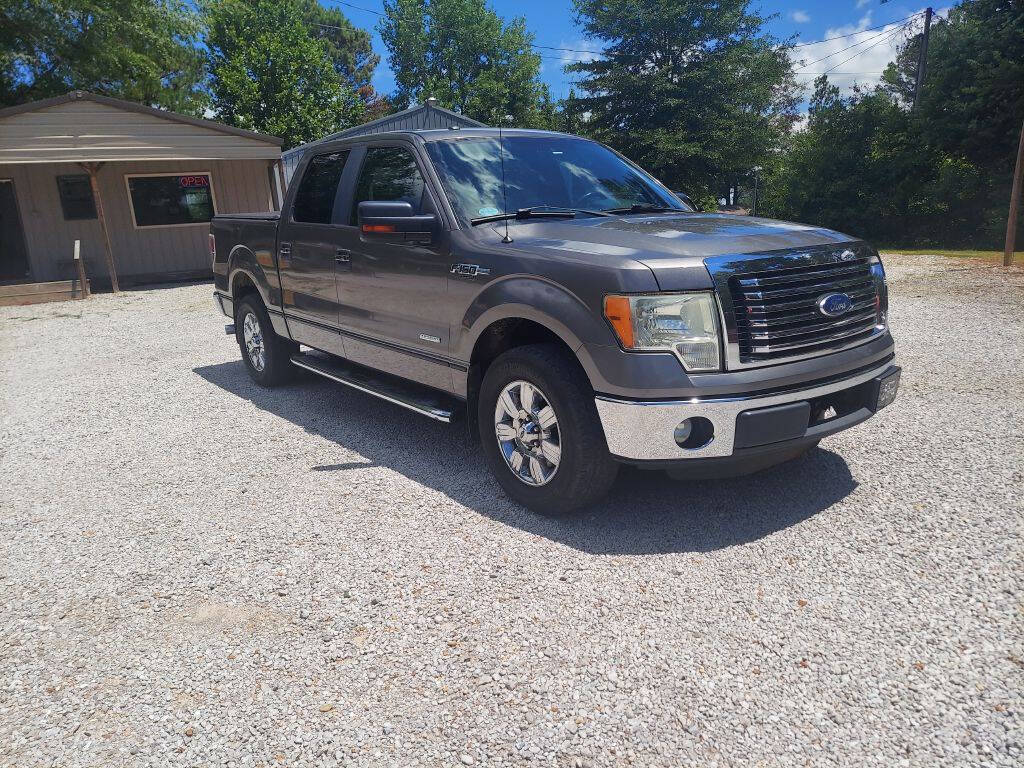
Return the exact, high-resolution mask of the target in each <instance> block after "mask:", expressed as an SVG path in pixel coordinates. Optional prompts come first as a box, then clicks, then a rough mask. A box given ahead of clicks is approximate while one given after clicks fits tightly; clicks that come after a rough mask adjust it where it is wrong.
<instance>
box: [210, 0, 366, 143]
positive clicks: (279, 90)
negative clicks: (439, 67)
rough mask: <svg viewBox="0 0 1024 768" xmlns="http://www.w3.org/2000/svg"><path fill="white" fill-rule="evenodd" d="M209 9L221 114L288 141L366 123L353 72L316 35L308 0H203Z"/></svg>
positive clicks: (213, 87)
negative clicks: (309, 23) (347, 71)
mask: <svg viewBox="0 0 1024 768" xmlns="http://www.w3.org/2000/svg"><path fill="white" fill-rule="evenodd" d="M201 9H202V14H203V19H204V22H205V24H206V44H207V48H208V51H209V66H210V91H211V94H212V96H213V108H214V111H215V112H216V115H217V118H218V119H220V120H223V121H224V122H226V123H229V124H230V125H235V126H238V127H240V128H247V129H250V130H254V131H261V132H263V133H269V134H271V135H274V136H280V137H281V138H283V139H284V140H285V148H289V147H293V146H295V145H297V144H302V143H304V142H307V141H312V140H315V139H320V138H322V137H323V136H325V135H326V134H328V133H331V132H332V131H337V130H341V129H343V128H347V127H349V126H351V125H353V124H356V123H358V122H361V117H362V114H363V111H364V105H363V103H362V102H361V101H360V99H359V98H358V96H357V95H356V92H355V91H354V89H353V87H352V82H351V79H350V78H351V76H350V75H347V74H343V73H340V72H339V66H338V59H337V58H332V55H331V49H330V48H329V46H328V45H327V44H326V43H325V41H324V40H323V39H321V38H319V37H317V36H313V35H310V34H309V27H308V26H307V21H306V19H307V13H306V12H307V10H308V7H307V4H306V3H305V2H304V0H203V1H202V3H201ZM341 69H342V70H343V72H344V67H341Z"/></svg>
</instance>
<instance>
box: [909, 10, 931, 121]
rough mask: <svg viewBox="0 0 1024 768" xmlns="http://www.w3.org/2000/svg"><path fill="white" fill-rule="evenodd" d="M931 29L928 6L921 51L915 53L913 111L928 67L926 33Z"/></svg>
mask: <svg viewBox="0 0 1024 768" xmlns="http://www.w3.org/2000/svg"><path fill="white" fill-rule="evenodd" d="M931 28H932V8H931V6H928V7H927V8H926V9H925V11H924V36H923V37H922V38H921V50H920V51H918V53H917V82H916V83H915V84H914V106H913V108H914V109H917V100H918V99H919V98H921V86H922V85H924V75H925V70H926V69H927V67H928V32H929V31H930V30H931Z"/></svg>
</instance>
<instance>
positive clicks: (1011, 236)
mask: <svg viewBox="0 0 1024 768" xmlns="http://www.w3.org/2000/svg"><path fill="white" fill-rule="evenodd" d="M1022 176H1024V124H1021V127H1020V143H1019V144H1018V145H1017V166H1016V168H1014V171H1013V191H1012V192H1011V193H1010V217H1009V218H1008V219H1007V220H1006V245H1005V246H1004V247H1003V266H1004V267H1008V266H1010V265H1011V264H1013V247H1014V244H1015V241H1016V239H1017V216H1018V215H1019V214H1020V186H1021V181H1022V179H1021V177H1022Z"/></svg>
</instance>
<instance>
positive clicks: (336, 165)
mask: <svg viewBox="0 0 1024 768" xmlns="http://www.w3.org/2000/svg"><path fill="white" fill-rule="evenodd" d="M347 159H348V150H346V151H344V152H331V153H330V154H324V155H316V156H315V157H313V158H312V159H311V160H310V161H309V165H307V166H306V172H305V174H303V176H302V183H300V184H299V189H298V191H297V192H296V193H295V204H294V206H293V207H292V218H293V219H294V220H295V221H302V222H306V223H308V224H330V223H331V220H332V216H333V214H334V198H335V197H336V196H337V194H338V183H339V182H340V181H341V174H342V172H343V171H344V170H345V161H346V160H347Z"/></svg>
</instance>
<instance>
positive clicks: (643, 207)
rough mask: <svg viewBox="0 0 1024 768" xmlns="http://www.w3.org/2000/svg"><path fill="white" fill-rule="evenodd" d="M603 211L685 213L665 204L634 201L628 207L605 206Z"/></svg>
mask: <svg viewBox="0 0 1024 768" xmlns="http://www.w3.org/2000/svg"><path fill="white" fill-rule="evenodd" d="M604 213H686V211H684V210H682V209H681V208H669V207H668V206H667V205H652V204H650V203H634V204H633V205H631V206H629V207H628V208H605V209H604Z"/></svg>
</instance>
